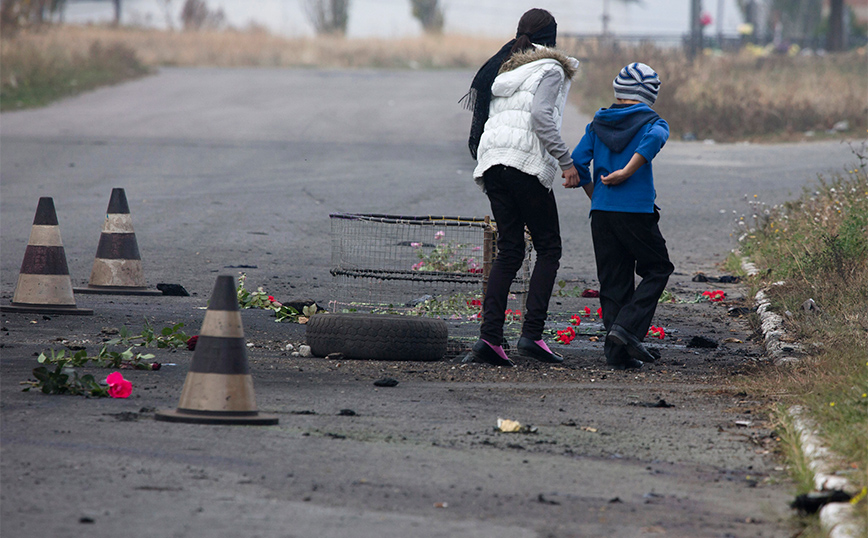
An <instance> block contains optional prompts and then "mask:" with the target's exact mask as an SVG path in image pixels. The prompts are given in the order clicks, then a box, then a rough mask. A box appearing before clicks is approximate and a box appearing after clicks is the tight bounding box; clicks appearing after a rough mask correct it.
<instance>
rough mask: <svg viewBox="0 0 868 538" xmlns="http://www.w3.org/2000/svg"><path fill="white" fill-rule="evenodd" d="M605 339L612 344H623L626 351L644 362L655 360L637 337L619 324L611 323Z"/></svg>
mask: <svg viewBox="0 0 868 538" xmlns="http://www.w3.org/2000/svg"><path fill="white" fill-rule="evenodd" d="M606 340H609V341H610V342H612V343H613V344H616V345H619V346H624V347H625V348H626V349H627V353H629V354H630V356H631V357H633V358H634V359H638V360H640V361H644V362H654V361H655V360H657V359H656V358H655V357H654V355H652V354H651V353H649V352H648V349H646V348H645V345H644V344H643V343H642V342H641V341H640V340H639V339H638V338H636V337H635V336H633V335H632V334H630V333H628V332H627V331H626V330H624V328H622V327H621V326H619V325H612V328H611V329H610V330H609V334H607V335H606Z"/></svg>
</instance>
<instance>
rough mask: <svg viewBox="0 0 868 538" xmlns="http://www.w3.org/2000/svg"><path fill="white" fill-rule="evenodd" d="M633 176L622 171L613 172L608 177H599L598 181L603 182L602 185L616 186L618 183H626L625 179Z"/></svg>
mask: <svg viewBox="0 0 868 538" xmlns="http://www.w3.org/2000/svg"><path fill="white" fill-rule="evenodd" d="M632 175H633V174H628V173H627V172H626V171H624V169H623V168H622V169H620V170H615V171H614V172H612V173H611V174H609V175H608V176H600V181H602V182H603V185H618V184H619V183H623V182H625V181H627V179H628V178H629V177H630V176H632Z"/></svg>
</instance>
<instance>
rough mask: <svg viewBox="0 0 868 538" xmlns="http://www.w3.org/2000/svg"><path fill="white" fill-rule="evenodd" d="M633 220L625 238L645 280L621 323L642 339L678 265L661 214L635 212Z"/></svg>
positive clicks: (637, 288)
mask: <svg viewBox="0 0 868 538" xmlns="http://www.w3.org/2000/svg"><path fill="white" fill-rule="evenodd" d="M630 220H632V221H633V222H634V224H635V225H633V226H629V227H628V228H627V229H625V230H624V234H623V237H624V241H625V243H627V244H628V245H629V248H630V251H631V252H632V254H633V256H634V257H635V258H636V274H638V275H639V277H641V279H642V280H641V281H640V282H639V285H638V286H636V291H635V292H634V293H633V300H632V301H630V304H629V305H627V307H625V308H622V309H621V313H620V315H619V316H618V320H617V323H618V324H619V325H621V326H622V327H624V328H625V329H627V330H628V331H630V332H631V333H632V334H633V335H635V336H636V337H637V338H640V339H642V338H644V337H645V335H646V334H647V333H648V328H649V327H650V326H651V320H652V319H653V318H654V312H655V311H656V310H657V302H658V301H659V300H660V296H661V295H663V292H664V291H665V290H666V284H667V283H668V282H669V275H671V274H672V271H674V270H675V266H674V265H672V262H671V261H670V260H669V251H668V250H667V248H666V240H665V239H664V238H663V235H662V234H661V233H660V227H659V226H658V221H659V220H660V215H659V213H657V212H656V211H655V212H654V213H634V214H632V217H631V219H630Z"/></svg>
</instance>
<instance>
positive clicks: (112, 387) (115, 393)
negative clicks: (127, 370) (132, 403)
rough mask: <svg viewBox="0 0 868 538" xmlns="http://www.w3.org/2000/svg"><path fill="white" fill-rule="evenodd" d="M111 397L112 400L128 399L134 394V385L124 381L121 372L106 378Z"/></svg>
mask: <svg viewBox="0 0 868 538" xmlns="http://www.w3.org/2000/svg"><path fill="white" fill-rule="evenodd" d="M105 381H106V383H108V386H109V389H108V393H109V396H111V397H112V398H126V397H128V396H129V395H130V394H132V392H133V384H132V383H130V382H129V381H128V380H126V379H124V376H123V375H121V373H120V372H113V373H111V374H109V376H108V377H107V378H106V380H105Z"/></svg>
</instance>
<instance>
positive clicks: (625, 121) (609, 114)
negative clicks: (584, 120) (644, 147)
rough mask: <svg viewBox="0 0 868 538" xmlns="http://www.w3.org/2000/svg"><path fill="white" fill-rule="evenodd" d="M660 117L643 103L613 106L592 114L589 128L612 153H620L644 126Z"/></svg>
mask: <svg viewBox="0 0 868 538" xmlns="http://www.w3.org/2000/svg"><path fill="white" fill-rule="evenodd" d="M659 118H660V116H658V115H657V113H656V112H654V110H652V109H651V107H649V106H648V105H646V104H644V103H639V104H636V105H619V104H615V105H612V106H611V107H609V108H601V109H600V110H598V111H597V113H596V114H594V121H593V122H591V128H592V129H593V130H594V133H596V135H597V137H599V139H600V141H601V142H603V144H605V145H606V147H607V148H609V149H610V150H611V151H612V152H614V153H621V152H622V151H624V148H626V147H627V145H628V144H629V143H630V141H631V140H633V137H635V136H636V133H638V132H639V129H641V128H642V127H643V126H644V125H645V124H647V123H649V122H652V121H656V120H657V119H659Z"/></svg>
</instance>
